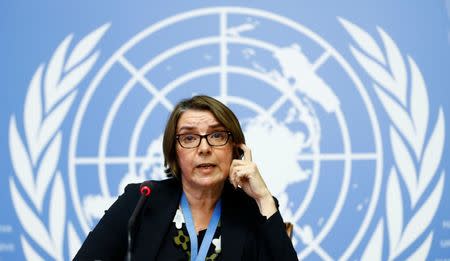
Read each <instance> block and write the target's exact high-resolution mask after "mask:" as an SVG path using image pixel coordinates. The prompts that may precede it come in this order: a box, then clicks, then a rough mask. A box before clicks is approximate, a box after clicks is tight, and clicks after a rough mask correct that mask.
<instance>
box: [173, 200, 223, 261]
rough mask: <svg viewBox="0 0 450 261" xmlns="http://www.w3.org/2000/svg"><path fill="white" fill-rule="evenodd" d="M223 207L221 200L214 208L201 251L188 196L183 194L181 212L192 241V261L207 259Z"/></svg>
mask: <svg viewBox="0 0 450 261" xmlns="http://www.w3.org/2000/svg"><path fill="white" fill-rule="evenodd" d="M221 205H222V203H221V200H220V199H219V201H218V202H217V203H216V206H215V207H214V212H213V215H212V217H211V220H210V221H209V225H208V228H207V229H206V234H205V236H204V238H203V241H202V244H201V246H200V250H199V249H198V243H197V233H196V231H195V226H194V222H193V220H192V213H191V208H190V207H189V203H188V201H187V198H186V195H185V194H184V192H183V195H182V196H181V211H183V216H184V217H185V220H186V228H187V230H188V233H189V239H190V240H191V261H200V260H201V261H203V260H205V259H206V255H207V254H208V249H209V246H210V245H211V242H212V239H213V237H214V233H215V232H216V228H217V224H219V219H220V212H221V209H222V207H221Z"/></svg>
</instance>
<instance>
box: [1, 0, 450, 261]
mask: <svg viewBox="0 0 450 261" xmlns="http://www.w3.org/2000/svg"><path fill="white" fill-rule="evenodd" d="M211 6H242V7H251V8H257V9H262V10H267V11H270V12H273V13H276V14H279V15H281V16H285V17H288V18H290V19H292V20H295V21H296V22H298V23H300V24H302V25H304V26H306V27H308V28H310V29H311V30H312V31H314V32H316V33H318V34H319V35H320V36H321V37H323V38H324V39H326V40H327V41H328V42H329V43H330V44H331V45H332V46H333V47H334V48H335V49H336V50H337V51H338V52H339V53H340V54H342V56H344V57H345V58H346V60H347V61H349V62H350V63H351V64H352V66H353V67H354V68H360V67H359V66H358V65H357V62H356V61H355V60H354V59H353V58H351V57H352V54H351V53H350V50H349V44H350V43H352V41H351V38H350V37H349V35H348V34H347V33H346V31H345V30H344V28H343V27H342V26H341V24H340V23H339V22H338V20H337V18H338V17H343V18H345V19H346V20H349V21H351V22H353V23H355V24H356V25H358V26H360V27H361V28H363V29H364V30H366V31H367V32H368V33H369V34H371V35H373V36H374V35H376V34H377V31H376V27H377V26H379V27H381V28H383V29H384V30H385V31H386V32H387V33H388V34H389V35H390V36H391V37H392V38H393V39H394V41H395V42H396V43H397V45H398V46H399V48H400V49H401V52H402V54H408V55H410V56H411V57H412V58H413V59H414V60H415V62H416V63H417V65H418V67H419V68H420V70H421V72H422V74H423V76H424V79H425V82H426V84H427V87H428V89H427V91H428V95H429V100H430V122H431V123H434V122H435V121H436V116H437V111H438V108H439V107H442V108H443V111H444V114H445V116H446V117H445V118H446V126H445V129H446V130H448V129H449V128H450V126H449V122H450V120H448V115H449V113H450V109H449V105H450V102H449V98H448V95H449V91H448V88H449V87H450V71H449V68H450V55H449V54H450V53H449V50H450V48H449V44H450V43H449V33H450V18H449V14H450V11H449V9H448V8H449V7H448V6H449V3H448V1H447V2H446V1H406V0H403V1H380V0H368V1H1V2H0V86H1V90H2V92H3V94H2V95H0V99H1V102H0V109H1V112H0V131H1V132H0V202H1V212H0V213H1V214H0V228H5V227H9V226H10V227H12V231H2V229H0V244H13V245H14V246H15V250H14V251H12V252H11V251H0V260H22V259H23V258H24V257H23V253H22V250H21V245H20V240H19V234H20V232H21V231H22V228H21V225H20V223H19V222H18V220H17V216H16V213H15V211H14V209H13V206H12V202H11V196H10V190H9V185H8V182H9V177H10V176H12V175H13V170H12V166H11V162H10V153H9V148H8V126H9V120H10V117H11V116H12V115H16V117H17V118H18V119H19V120H18V121H19V122H21V121H20V120H21V118H22V110H23V103H24V100H25V95H26V91H27V88H28V85H29V82H30V80H31V77H32V75H33V74H34V72H35V70H36V68H37V67H38V66H39V65H40V64H41V63H46V62H47V61H48V60H49V59H50V58H51V55H52V53H53V51H54V49H55V48H56V47H57V45H58V44H59V43H60V42H61V41H62V40H63V39H64V38H65V37H66V36H67V35H68V34H70V33H74V35H75V38H74V42H78V41H79V40H80V39H81V38H82V37H83V36H85V35H87V34H88V33H89V32H91V31H92V30H93V29H95V28H97V27H98V26H99V25H102V24H104V23H107V22H111V23H112V27H111V28H110V29H109V31H108V32H107V33H106V34H105V36H104V38H103V39H102V40H101V43H100V45H101V46H100V49H101V55H100V57H99V60H98V61H97V62H96V64H95V65H94V67H93V68H92V70H91V73H90V74H88V75H87V77H86V79H85V80H84V81H83V82H82V83H81V86H80V87H79V91H80V93H83V92H84V91H85V90H86V86H87V83H88V82H89V80H91V79H92V76H93V72H96V71H98V69H99V68H100V65H102V64H104V62H105V61H106V59H108V58H109V56H110V55H111V54H112V53H114V52H115V51H116V50H117V49H118V48H119V47H120V46H122V44H123V43H124V42H126V41H127V40H128V39H130V38H131V37H133V36H134V35H135V34H136V33H137V32H139V31H141V30H142V29H144V28H146V27H148V26H149V25H151V24H153V23H155V22H157V21H160V20H162V19H164V18H167V17H169V16H172V15H175V14H177V13H180V12H184V11H189V10H192V9H196V8H203V7H211ZM357 73H358V75H360V77H361V78H362V79H363V82H364V85H365V86H369V85H370V84H369V83H370V80H369V78H368V77H367V76H366V74H365V73H364V71H363V70H361V69H357ZM372 97H373V96H372ZM77 102H79V99H77V100H76V101H75V103H77ZM73 106H74V107H76V106H77V104H74V105H73ZM375 107H377V108H379V107H380V104H379V102H375ZM380 112H382V110H377V115H378V117H379V119H380V121H381V122H383V121H386V120H387V118H383V117H386V116H385V115H384V114H383V113H380ZM71 117H73V114H69V117H68V118H67V119H66V121H65V122H66V123H67V122H68V123H70V122H71V121H73V118H71ZM66 125H67V124H66ZM66 125H64V126H63V127H64V128H66V129H67V130H68V129H69V127H70V126H66ZM20 128H21V127H20V125H19V129H20ZM381 132H382V136H383V137H384V138H383V139H384V143H386V142H387V141H386V139H387V137H388V127H387V124H382V125H381ZM448 144H449V142H448V136H447V135H446V145H445V147H444V154H443V155H444V156H443V158H442V161H441V165H440V168H439V169H441V170H444V171H445V172H446V180H445V187H444V195H443V196H442V201H441V205H440V207H439V210H438V212H437V213H436V216H435V217H434V220H433V223H432V225H431V228H430V229H433V230H434V231H435V234H434V239H433V243H432V248H431V250H430V255H429V260H435V259H438V258H444V257H446V258H450V246H446V247H444V246H442V242H443V240H450V227H448V226H447V227H445V226H444V222H450V178H448V175H447V173H448V172H449V160H448V159H449V155H450V151H449V145H448ZM385 147H386V148H387V147H388V146H385ZM386 148H385V149H386ZM65 149H67V143H65V142H64V141H63V149H62V151H64V150H65ZM64 161H65V158H64V156H62V158H61V160H60V162H64ZM386 165H388V164H386ZM385 172H386V171H385ZM69 208H70V206H69ZM372 227H373V225H372ZM447 244H450V243H447ZM0 249H1V248H0Z"/></svg>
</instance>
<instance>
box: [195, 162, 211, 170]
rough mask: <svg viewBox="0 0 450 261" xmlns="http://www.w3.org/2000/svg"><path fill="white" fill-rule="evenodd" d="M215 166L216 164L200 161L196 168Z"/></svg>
mask: <svg viewBox="0 0 450 261" xmlns="http://www.w3.org/2000/svg"><path fill="white" fill-rule="evenodd" d="M215 166H216V164H212V163H202V164H198V165H197V168H202V169H208V168H213V167H215Z"/></svg>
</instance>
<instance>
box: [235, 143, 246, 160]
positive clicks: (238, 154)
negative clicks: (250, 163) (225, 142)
mask: <svg viewBox="0 0 450 261" xmlns="http://www.w3.org/2000/svg"><path fill="white" fill-rule="evenodd" d="M242 157H244V151H243V150H242V149H241V148H239V147H238V145H234V147H233V159H242Z"/></svg>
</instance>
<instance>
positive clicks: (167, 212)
mask: <svg viewBox="0 0 450 261" xmlns="http://www.w3.org/2000/svg"><path fill="white" fill-rule="evenodd" d="M180 197H181V184H180V183H179V181H178V180H177V179H175V178H172V179H168V180H165V181H161V182H155V183H154V188H153V191H152V195H150V198H149V200H148V201H147V203H146V205H145V208H144V211H143V212H142V215H141V225H140V227H139V231H138V232H137V233H136V236H135V242H136V243H135V246H136V247H135V252H134V257H135V259H136V260H155V259H156V255H157V253H158V251H159V248H160V246H161V243H162V241H163V240H164V238H165V236H166V234H167V231H168V229H169V226H170V225H171V222H172V220H173V216H174V215H175V212H176V209H177V208H178V204H179V201H180Z"/></svg>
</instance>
